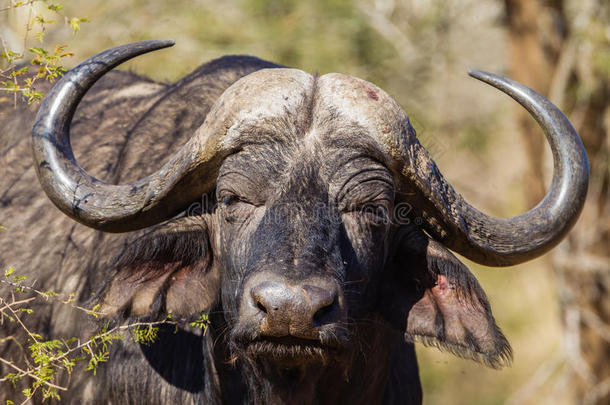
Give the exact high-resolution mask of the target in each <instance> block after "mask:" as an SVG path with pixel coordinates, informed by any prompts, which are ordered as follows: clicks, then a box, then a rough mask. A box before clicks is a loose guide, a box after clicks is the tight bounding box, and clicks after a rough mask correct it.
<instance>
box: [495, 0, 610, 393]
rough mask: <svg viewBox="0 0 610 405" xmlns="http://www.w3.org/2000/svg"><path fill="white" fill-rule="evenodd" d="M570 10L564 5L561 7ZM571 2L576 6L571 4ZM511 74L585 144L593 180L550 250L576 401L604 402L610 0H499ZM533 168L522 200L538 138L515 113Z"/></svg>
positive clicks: (534, 189)
mask: <svg viewBox="0 0 610 405" xmlns="http://www.w3.org/2000/svg"><path fill="white" fill-rule="evenodd" d="M568 7H569V10H570V12H567V11H566V9H568ZM576 9H577V10H576ZM505 10H506V21H507V28H508V34H509V36H508V41H509V47H508V49H509V52H510V54H509V63H510V72H511V76H512V77H513V78H515V79H516V80H518V81H521V82H523V83H524V84H527V85H529V86H530V87H533V88H535V89H536V90H538V91H539V92H541V93H542V94H545V95H547V96H549V97H550V98H551V101H553V102H555V103H556V104H558V105H559V107H560V108H562V110H563V111H564V113H565V114H566V115H567V116H568V117H569V118H570V119H571V121H572V123H573V125H574V126H575V128H576V130H577V131H578V133H579V134H580V136H581V138H582V139H583V142H584V144H585V147H586V149H587V152H588V155H589V159H590V165H591V183H590V187H589V195H588V198H587V203H586V204H585V208H584V211H583V214H582V216H581V219H580V220H579V222H578V224H577V225H576V227H575V229H574V231H572V233H571V234H570V236H569V237H568V240H567V241H566V242H565V243H563V244H562V245H561V246H560V247H559V248H558V249H556V250H555V251H554V253H553V254H552V256H551V262H552V264H553V267H554V270H555V273H554V274H555V275H556V277H557V282H558V288H559V304H560V307H561V313H562V317H563V319H562V321H563V325H564V331H565V335H564V349H565V364H567V365H568V366H569V367H567V368H566V370H567V372H570V373H572V374H573V375H574V376H575V378H570V379H568V380H567V381H573V382H574V386H573V387H572V391H573V392H572V394H573V395H574V403H578V404H607V403H610V79H609V77H610V66H609V65H610V35H609V34H608V33H607V31H606V33H605V34H601V33H602V32H604V30H606V29H607V27H608V26H610V4H608V2H606V1H605V0H585V1H580V2H577V1H576V0H575V1H574V2H573V4H572V2H570V0H549V1H543V0H505ZM519 126H520V128H521V132H522V133H523V135H524V136H525V143H526V145H527V153H528V155H529V157H528V159H529V161H530V162H531V168H530V170H529V173H528V175H527V178H528V180H527V182H526V185H527V193H528V198H530V200H528V201H529V203H530V204H531V205H533V204H535V203H536V202H537V201H539V200H540V198H541V197H542V196H543V194H544V191H543V190H544V183H543V178H544V177H543V174H544V167H543V164H542V163H543V159H541V156H542V154H543V151H544V149H543V138H542V137H541V136H540V134H539V131H538V130H537V129H536V128H535V125H534V123H533V120H531V119H530V118H529V117H526V116H525V115H520V116H519Z"/></svg>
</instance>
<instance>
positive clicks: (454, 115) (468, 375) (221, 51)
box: [0, 0, 610, 405]
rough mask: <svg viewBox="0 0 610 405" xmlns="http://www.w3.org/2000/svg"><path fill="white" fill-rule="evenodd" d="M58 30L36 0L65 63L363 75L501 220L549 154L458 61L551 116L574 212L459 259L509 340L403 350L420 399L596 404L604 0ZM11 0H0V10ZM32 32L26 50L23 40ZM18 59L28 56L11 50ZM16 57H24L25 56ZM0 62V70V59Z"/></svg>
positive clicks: (257, 8)
mask: <svg viewBox="0 0 610 405" xmlns="http://www.w3.org/2000/svg"><path fill="white" fill-rule="evenodd" d="M60 2H61V4H62V5H63V6H64V8H63V10H61V11H60V12H61V15H63V16H66V17H67V19H68V21H69V20H70V19H71V18H73V17H78V18H82V17H86V18H87V19H88V21H87V22H80V23H79V24H80V28H81V30H80V31H79V32H78V33H77V34H76V35H74V34H73V29H72V28H73V27H72V28H70V27H66V26H64V25H63V21H62V17H61V16H58V15H57V14H55V13H53V12H52V11H50V10H48V7H49V5H51V6H52V4H51V3H52V2H50V1H49V2H45V1H36V2H34V7H36V13H39V14H40V15H47V14H48V15H49V18H50V19H53V20H55V21H57V24H46V25H44V33H45V38H44V44H49V46H50V45H52V46H55V45H56V44H68V45H69V48H68V50H69V51H70V52H73V53H74V56H73V57H71V58H64V59H62V62H61V63H62V64H64V65H65V66H66V67H71V66H74V65H75V64H77V63H78V62H80V61H82V60H84V59H85V58H87V57H89V56H91V55H93V54H95V53H97V52H99V51H101V50H103V49H106V48H109V47H112V46H116V45H119V44H123V43H127V42H132V41H137V40H143V39H160V38H169V39H173V40H175V41H176V45H175V46H174V47H173V48H171V49H169V50H163V51H160V52H156V53H154V54H152V55H148V56H143V57H140V58H137V59H136V60H135V61H133V62H130V63H128V64H126V65H124V66H122V69H129V70H132V71H134V72H136V73H138V74H141V75H147V76H150V77H152V78H154V79H156V80H160V81H175V80H177V79H179V78H181V77H182V76H184V75H186V74H188V73H190V72H191V71H192V70H194V69H195V68H196V67H197V66H199V65H200V64H202V63H204V62H206V61H209V60H211V59H214V58H217V57H220V56H222V55H226V54H250V55H255V56H258V57H261V58H264V59H268V60H271V61H274V62H279V63H282V64H285V65H288V66H292V67H297V68H300V69H303V70H305V71H308V72H311V73H313V72H319V73H320V74H324V73H328V72H342V73H347V74H350V75H353V76H357V77H360V78H363V79H366V80H368V81H371V82H373V83H375V84H377V85H378V86H379V87H381V88H383V89H385V90H386V91H387V92H388V93H390V94H391V95H392V96H393V97H394V98H395V99H396V100H397V101H398V102H399V103H400V104H401V105H402V107H403V108H404V110H405V111H406V112H407V114H409V116H410V118H411V120H412V122H413V124H414V126H415V128H416V130H417V131H418V134H419V137H420V139H421V141H422V143H423V144H424V145H425V146H426V147H427V148H428V149H429V150H430V152H431V153H432V155H433V156H434V158H435V159H436V161H437V163H438V165H439V166H440V168H441V170H442V171H443V173H444V174H445V176H446V177H447V178H448V179H449V181H450V182H451V183H452V184H453V185H454V186H455V188H456V189H457V190H458V191H459V192H460V193H462V195H464V196H465V197H466V199H467V200H468V201H469V202H470V203H472V204H474V205H475V206H476V207H478V208H480V209H482V210H484V211H486V212H488V213H490V214H493V215H496V216H502V217H507V216H512V215H516V214H519V213H522V212H524V211H526V210H527V209H529V208H531V207H533V206H534V205H535V204H536V203H537V202H538V201H539V200H540V198H541V197H542V196H543V195H544V190H545V189H546V187H548V184H549V178H550V175H551V172H552V159H551V157H550V156H549V155H550V152H549V150H548V147H547V146H546V143H545V140H544V137H543V135H542V133H541V131H540V130H539V129H538V128H537V127H536V125H535V123H534V121H533V120H532V119H531V118H529V116H527V115H526V114H524V113H523V111H521V110H520V108H519V107H518V106H517V105H516V103H515V102H513V101H512V100H511V99H509V98H508V97H507V96H504V95H502V94H501V93H500V92H498V91H497V90H494V89H492V88H490V87H488V86H486V85H484V84H482V83H480V82H477V81H475V80H473V79H470V78H469V77H468V76H467V71H468V69H482V70H487V71H490V72H495V73H500V74H505V75H508V76H510V77H512V78H513V79H516V80H518V81H521V82H522V83H524V84H526V85H528V86H530V87H532V88H534V89H536V90H538V91H539V92H541V93H543V94H544V95H546V96H547V97H549V98H550V99H551V101H553V102H554V103H555V104H557V105H558V106H559V107H560V108H562V110H563V111H564V112H565V113H566V115H567V116H568V118H570V120H571V121H572V123H573V125H574V126H575V127H576V129H577V131H578V132H579V133H580V135H581V137H582V138H583V140H584V142H585V145H586V147H587V150H588V153H589V159H590V161H591V174H592V179H591V185H590V189H589V196H588V202H587V205H586V207H585V210H584V213H583V215H582V217H581V219H580V221H579V223H578V224H577V226H576V228H575V230H574V231H573V232H572V233H571V236H570V237H569V238H568V240H566V241H565V242H564V243H562V244H561V245H560V246H559V247H558V248H557V249H555V250H554V251H553V252H552V253H550V254H548V255H546V256H545V257H542V258H540V259H537V260H534V261H532V262H529V263H526V264H523V265H520V266H516V267H514V268H485V267H482V266H478V265H476V264H473V263H470V262H467V261H466V260H465V261H466V262H467V263H468V265H469V267H470V268H471V270H472V271H473V272H474V273H475V275H476V276H477V278H478V279H479V281H480V282H481V284H482V285H483V287H484V289H485V290H486V292H487V294H488V296H489V298H490V301H491V303H492V307H493V310H494V314H495V317H496V320H497V322H498V324H499V325H500V327H501V328H502V329H503V331H504V333H505V334H506V336H507V337H508V339H509V341H510V342H511V344H512V347H513V351H514V362H513V364H512V367H509V368H506V369H503V370H492V369H488V368H486V367H484V366H482V365H479V364H477V363H473V362H471V361H466V360H462V359H458V358H455V357H453V356H451V355H449V354H445V353H441V352H439V351H438V350H436V349H433V348H426V347H423V346H421V345H420V346H419V347H418V355H419V364H420V369H421V377H422V382H423V388H424V403H426V404H503V403H505V404H512V405H514V404H610V298H609V294H610V87H609V82H610V4H609V3H610V2H608V1H607V0H504V1H502V0H476V1H475V0H444V1H441V0H434V1H430V0H327V1H323V0H313V1H302V0H225V1H222V2H221V1H217V0H190V1H184V0H174V1H171V2H164V1H155V0H146V1H144V0H104V1H91V0H63V1H60ZM15 4H16V2H15V1H6V0H3V1H0V10H2V9H4V8H10V7H12V6H14V5H15ZM28 13H29V11H28V7H19V8H18V9H16V10H4V11H3V12H2V13H0V37H1V39H2V46H3V48H4V49H11V50H13V51H15V52H21V51H22V50H23V49H24V35H25V32H26V28H25V27H26V22H27V21H28V18H29V17H28V16H29V14H28ZM42 26H43V25H41V24H39V27H38V28H37V26H36V24H34V25H33V26H32V27H31V31H30V34H29V35H30V36H29V39H28V41H30V42H29V43H28V44H27V45H26V49H27V48H28V47H32V46H39V45H36V43H37V42H36V41H38V40H37V39H35V37H34V36H33V35H34V32H36V31H37V30H38V31H39V30H40V27H42ZM26 56H27V55H26ZM30 58H31V56H30ZM1 67H6V66H5V65H4V66H0V68H1Z"/></svg>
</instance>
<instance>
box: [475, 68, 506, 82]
mask: <svg viewBox="0 0 610 405" xmlns="http://www.w3.org/2000/svg"><path fill="white" fill-rule="evenodd" d="M468 75H469V76H470V77H474V78H475V79H477V80H480V81H482V82H486V83H489V82H490V81H492V80H494V79H495V80H506V79H508V78H506V77H504V76H501V75H497V74H495V73H489V72H486V71H484V70H477V69H471V70H469V71H468Z"/></svg>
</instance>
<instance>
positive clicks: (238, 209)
mask: <svg viewBox="0 0 610 405" xmlns="http://www.w3.org/2000/svg"><path fill="white" fill-rule="evenodd" d="M218 200H219V201H218V202H219V205H220V207H221V210H222V213H223V214H224V218H225V220H226V221H227V222H230V223H235V222H239V221H241V220H244V219H246V218H247V217H248V216H249V215H250V214H251V213H252V211H253V209H254V205H253V204H252V203H250V202H249V201H248V200H247V199H245V198H244V197H241V196H238V195H236V194H221V195H219V198H218Z"/></svg>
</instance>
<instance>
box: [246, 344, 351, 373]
mask: <svg viewBox="0 0 610 405" xmlns="http://www.w3.org/2000/svg"><path fill="white" fill-rule="evenodd" d="M345 349H346V345H345V344H339V343H338V342H334V343H332V344H331V343H324V342H322V341H321V340H311V339H302V338H297V337H292V336H283V337H260V338H257V339H255V340H253V341H251V342H249V343H248V344H246V346H245V352H246V355H247V356H248V357H250V358H252V359H255V360H263V361H265V362H269V363H274V364H277V365H279V366H281V367H284V368H293V367H300V366H304V365H311V364H316V363H319V364H326V363H328V362H330V361H334V360H338V359H340V358H341V357H343V354H344V352H345Z"/></svg>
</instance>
